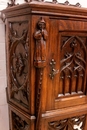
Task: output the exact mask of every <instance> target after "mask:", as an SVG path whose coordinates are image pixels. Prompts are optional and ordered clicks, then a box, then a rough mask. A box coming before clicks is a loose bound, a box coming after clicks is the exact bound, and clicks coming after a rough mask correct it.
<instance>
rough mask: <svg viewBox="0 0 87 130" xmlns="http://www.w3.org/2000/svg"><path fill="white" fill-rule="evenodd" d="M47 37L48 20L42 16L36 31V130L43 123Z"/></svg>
mask: <svg viewBox="0 0 87 130" xmlns="http://www.w3.org/2000/svg"><path fill="white" fill-rule="evenodd" d="M47 37H48V34H47V30H46V22H45V20H44V19H43V18H42V17H41V18H40V20H39V21H38V23H37V30H36V31H35V33H34V39H35V53H34V66H35V67H36V130H40V123H41V101H42V79H43V71H44V67H45V66H46V40H47Z"/></svg>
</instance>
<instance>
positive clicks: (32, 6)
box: [2, 1, 87, 17]
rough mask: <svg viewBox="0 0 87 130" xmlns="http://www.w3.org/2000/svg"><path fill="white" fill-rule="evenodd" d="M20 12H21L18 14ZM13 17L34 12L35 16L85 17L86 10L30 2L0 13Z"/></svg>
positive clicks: (86, 14) (48, 3)
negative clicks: (69, 15) (59, 14)
mask: <svg viewBox="0 0 87 130" xmlns="http://www.w3.org/2000/svg"><path fill="white" fill-rule="evenodd" d="M20 11H21V12H20ZM15 12H17V13H16V14H15V16H18V15H23V14H33V13H35V12H36V14H39V13H41V12H44V14H46V15H47V13H48V14H49V13H54V14H55V13H61V14H71V15H77V16H78V15H79V16H87V8H83V7H74V6H69V5H63V4H54V3H50V2H38V1H32V2H29V3H24V4H21V5H16V6H13V7H8V8H6V9H4V10H2V13H4V14H5V15H6V17H8V16H10V17H11V16H13V14H14V13H15ZM42 14H43V13H42Z"/></svg>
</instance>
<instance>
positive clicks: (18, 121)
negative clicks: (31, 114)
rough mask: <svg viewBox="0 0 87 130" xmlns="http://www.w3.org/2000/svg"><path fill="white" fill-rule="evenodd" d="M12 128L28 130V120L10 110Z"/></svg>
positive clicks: (14, 129)
mask: <svg viewBox="0 0 87 130" xmlns="http://www.w3.org/2000/svg"><path fill="white" fill-rule="evenodd" d="M12 123H13V124H12V127H13V128H12V130H29V128H30V124H29V121H28V120H25V119H24V118H22V117H20V116H18V115H17V114H15V113H14V112H12Z"/></svg>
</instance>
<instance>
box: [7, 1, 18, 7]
mask: <svg viewBox="0 0 87 130" xmlns="http://www.w3.org/2000/svg"><path fill="white" fill-rule="evenodd" d="M7 4H8V7H11V6H15V5H16V0H10V4H9V2H8V3H7Z"/></svg>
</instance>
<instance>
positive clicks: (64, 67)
mask: <svg viewBox="0 0 87 130" xmlns="http://www.w3.org/2000/svg"><path fill="white" fill-rule="evenodd" d="M61 43H62V44H61V61H60V65H61V69H60V79H61V80H60V88H62V93H61V95H66V94H67V93H68V94H73V93H74V94H76V93H83V94H85V88H86V73H85V72H86V38H85V37H79V36H69V37H68V36H65V37H62V41H61ZM79 81H80V84H79ZM67 84H68V85H67ZM66 87H67V88H68V90H67V91H66ZM59 95H60V94H59Z"/></svg>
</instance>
